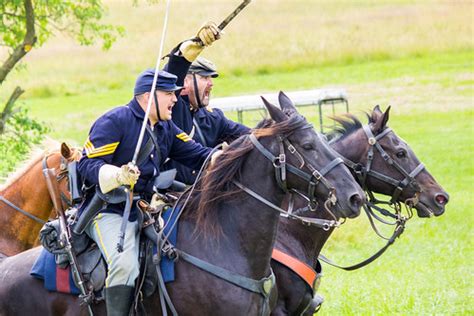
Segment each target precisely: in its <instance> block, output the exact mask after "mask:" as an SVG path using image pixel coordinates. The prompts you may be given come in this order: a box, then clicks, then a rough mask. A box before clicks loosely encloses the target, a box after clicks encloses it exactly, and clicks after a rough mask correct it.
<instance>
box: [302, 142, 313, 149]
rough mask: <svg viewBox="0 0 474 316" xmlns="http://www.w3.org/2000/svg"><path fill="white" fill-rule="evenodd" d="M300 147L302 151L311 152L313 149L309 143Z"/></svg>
mask: <svg viewBox="0 0 474 316" xmlns="http://www.w3.org/2000/svg"><path fill="white" fill-rule="evenodd" d="M302 147H303V149H304V150H313V149H314V146H313V144H311V143H306V144H303V146H302Z"/></svg>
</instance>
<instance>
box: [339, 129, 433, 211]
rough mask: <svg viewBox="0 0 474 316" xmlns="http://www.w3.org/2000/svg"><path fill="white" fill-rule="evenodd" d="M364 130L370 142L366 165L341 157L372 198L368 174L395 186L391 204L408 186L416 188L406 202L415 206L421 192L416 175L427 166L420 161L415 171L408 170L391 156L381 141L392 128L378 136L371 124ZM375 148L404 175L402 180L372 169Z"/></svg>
mask: <svg viewBox="0 0 474 316" xmlns="http://www.w3.org/2000/svg"><path fill="white" fill-rule="evenodd" d="M363 130H364V132H365V135H366V136H367V141H368V143H369V150H368V152H367V163H366V165H365V166H364V165H362V164H360V163H355V162H353V161H351V160H349V159H347V158H345V157H342V156H341V158H342V159H343V160H344V163H345V164H346V165H347V166H348V167H349V168H351V169H352V170H353V171H354V173H355V175H356V177H357V180H358V181H359V184H360V185H361V186H362V189H364V190H365V191H366V192H367V193H368V194H369V196H370V198H371V199H372V198H373V197H374V195H373V193H372V191H370V190H369V189H368V188H367V176H372V177H374V178H376V179H378V180H380V181H382V182H385V183H388V184H390V185H392V186H393V187H394V191H393V193H392V197H391V199H390V203H391V204H395V203H397V202H398V198H399V197H400V194H401V193H402V192H403V191H404V190H405V189H407V188H412V189H413V190H415V194H414V195H413V197H411V198H409V199H407V200H406V201H405V203H406V204H407V205H411V206H415V205H416V204H417V203H418V195H419V194H420V193H421V191H422V190H421V187H420V185H419V184H418V182H417V181H416V179H415V178H416V176H417V175H418V174H419V173H420V172H421V171H423V170H424V169H425V166H424V165H423V164H422V163H420V164H418V166H416V168H415V169H413V171H411V172H408V171H406V170H405V169H404V168H403V167H402V166H401V165H400V164H399V163H398V162H397V161H395V160H394V159H393V158H392V157H390V155H389V154H387V152H386V151H385V150H384V149H383V148H382V146H381V145H380V143H379V141H380V140H381V139H382V138H383V137H385V136H386V135H387V134H389V133H390V132H392V129H391V128H388V127H387V128H385V129H384V130H383V131H382V132H381V133H380V134H378V135H377V136H374V134H373V133H372V131H371V129H370V126H369V125H364V126H363ZM374 148H375V149H376V150H377V152H378V153H379V154H380V156H382V158H383V160H384V161H385V162H386V163H387V164H388V165H390V166H393V167H394V168H395V169H396V170H397V171H398V172H399V173H400V174H402V175H403V176H404V178H403V179H402V180H397V179H395V178H392V177H390V176H387V175H384V174H382V173H380V172H377V171H375V170H372V169H371V168H372V162H373V159H374ZM374 199H375V198H374Z"/></svg>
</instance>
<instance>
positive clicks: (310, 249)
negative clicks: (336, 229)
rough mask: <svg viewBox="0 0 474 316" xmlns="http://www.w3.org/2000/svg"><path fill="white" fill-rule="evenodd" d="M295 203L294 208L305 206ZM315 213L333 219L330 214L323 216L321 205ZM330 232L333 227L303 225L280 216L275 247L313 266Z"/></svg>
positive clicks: (323, 211)
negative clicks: (323, 227)
mask: <svg viewBox="0 0 474 316" xmlns="http://www.w3.org/2000/svg"><path fill="white" fill-rule="evenodd" d="M297 204H298V203H297V202H295V208H299V207H304V206H305V205H297ZM316 214H318V215H317V217H318V218H324V219H333V218H332V217H330V216H325V210H324V209H323V207H321V206H319V207H318V209H317V210H316ZM332 232H333V228H331V229H329V230H327V231H326V230H324V229H322V228H318V227H314V226H308V225H304V224H302V223H300V222H299V221H295V220H291V219H288V218H282V219H281V220H280V225H279V226H278V233H277V240H276V242H275V248H276V249H278V250H281V251H283V252H285V253H287V254H289V255H291V256H293V257H295V258H298V259H299V260H300V261H303V262H305V263H306V264H308V265H310V266H312V267H314V263H315V262H316V259H317V258H318V256H319V253H320V252H321V249H322V248H323V246H324V244H325V243H326V241H327V240H328V238H329V236H330V235H331V233H332Z"/></svg>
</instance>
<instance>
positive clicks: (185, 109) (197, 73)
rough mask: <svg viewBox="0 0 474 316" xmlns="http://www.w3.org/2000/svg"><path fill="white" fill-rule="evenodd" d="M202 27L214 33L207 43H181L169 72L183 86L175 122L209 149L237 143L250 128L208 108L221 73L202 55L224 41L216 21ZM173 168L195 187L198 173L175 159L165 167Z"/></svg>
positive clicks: (167, 68)
mask: <svg viewBox="0 0 474 316" xmlns="http://www.w3.org/2000/svg"><path fill="white" fill-rule="evenodd" d="M202 28H205V29H209V30H211V31H212V32H209V34H208V36H207V37H206V40H205V41H202V43H198V42H196V41H194V40H193V39H190V40H186V41H184V42H181V43H180V44H178V46H177V47H175V48H174V49H173V50H172V51H171V52H170V54H169V55H168V57H169V61H168V64H167V65H166V66H165V69H166V70H167V71H168V72H170V73H172V74H175V75H176V76H177V77H178V80H177V84H178V85H182V86H183V90H182V91H181V94H180V96H179V97H178V102H177V103H176V105H175V107H174V108H173V121H174V123H175V124H176V125H177V126H178V127H179V128H181V129H182V130H183V131H184V132H186V133H188V134H189V135H190V136H191V137H192V138H193V139H194V140H195V141H196V142H199V143H201V144H202V145H203V146H206V147H215V146H217V145H218V144H221V143H223V142H231V141H233V140H234V139H236V138H238V137H239V136H240V135H242V134H246V133H248V132H249V131H250V129H249V128H248V127H246V126H244V125H242V124H239V123H236V122H233V121H231V120H229V119H227V118H226V117H225V116H224V113H223V112H222V111H221V110H219V109H211V108H210V107H209V106H208V105H209V99H210V95H211V91H212V88H213V78H216V77H218V76H219V74H218V73H217V69H216V66H215V65H214V64H213V63H212V62H211V61H209V60H207V59H205V58H202V57H198V56H199V54H200V53H201V52H202V50H203V49H204V48H205V47H207V46H210V45H211V44H212V43H213V42H214V41H216V40H218V39H219V38H220V36H221V32H220V30H219V29H218V28H217V26H216V24H215V23H213V22H208V23H206V24H204V26H203V27H202ZM202 28H201V29H200V31H199V32H201V30H202ZM199 32H198V33H199ZM173 168H176V169H177V172H178V173H177V177H176V179H177V180H179V181H181V182H184V183H186V184H192V183H194V181H195V180H196V175H197V170H193V169H190V168H188V167H185V166H183V165H182V164H180V163H178V162H176V161H173V160H171V161H168V162H167V163H166V165H165V166H164V169H173Z"/></svg>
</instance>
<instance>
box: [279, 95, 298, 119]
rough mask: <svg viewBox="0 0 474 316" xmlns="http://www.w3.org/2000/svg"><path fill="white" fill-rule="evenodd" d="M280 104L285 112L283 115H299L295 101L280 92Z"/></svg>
mask: <svg viewBox="0 0 474 316" xmlns="http://www.w3.org/2000/svg"><path fill="white" fill-rule="evenodd" d="M278 102H279V103H280V107H281V109H282V110H283V113H285V114H286V115H288V116H290V115H291V114H294V113H297V112H298V110H297V109H296V107H295V105H294V104H293V101H291V100H290V98H289V97H288V96H287V95H286V94H285V93H284V92H283V91H280V93H279V94H278Z"/></svg>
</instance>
